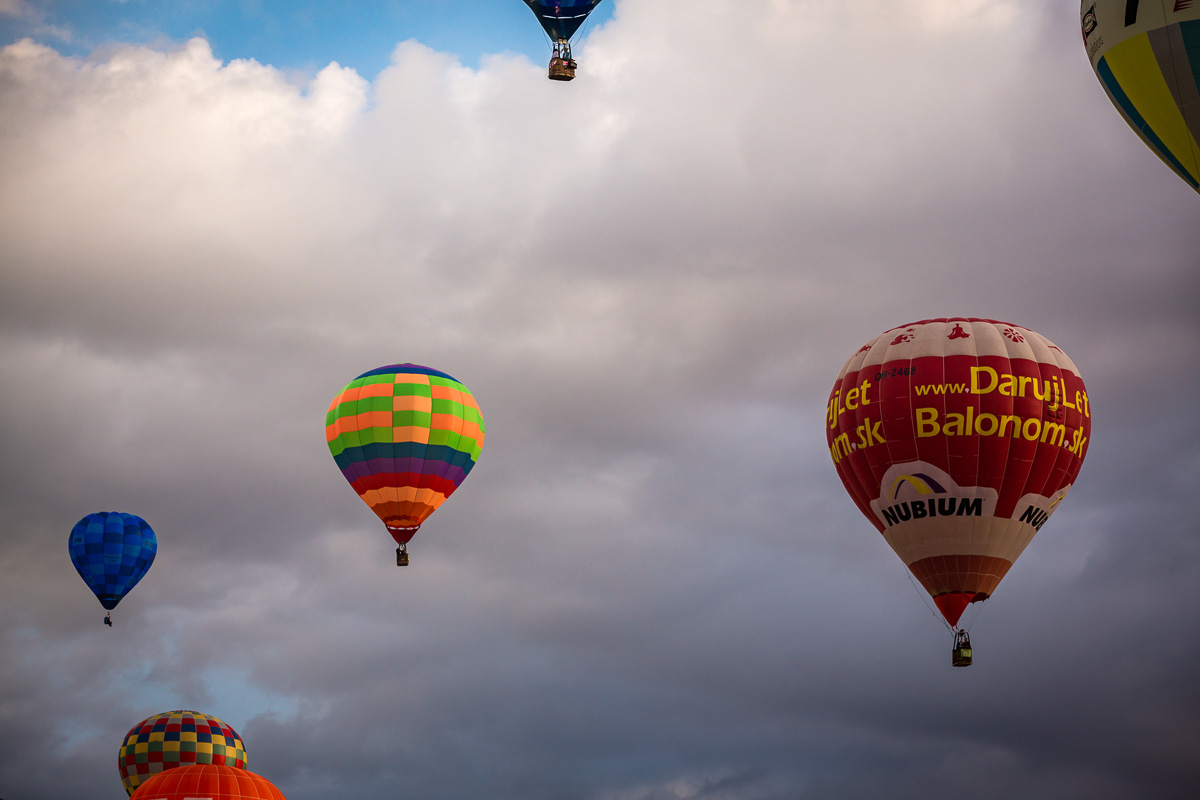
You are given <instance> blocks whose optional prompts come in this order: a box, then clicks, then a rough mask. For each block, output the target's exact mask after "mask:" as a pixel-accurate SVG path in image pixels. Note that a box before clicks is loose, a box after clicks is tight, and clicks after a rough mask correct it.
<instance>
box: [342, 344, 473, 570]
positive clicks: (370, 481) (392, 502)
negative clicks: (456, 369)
mask: <svg viewBox="0 0 1200 800" xmlns="http://www.w3.org/2000/svg"><path fill="white" fill-rule="evenodd" d="M483 437H484V424H483V417H482V415H480V413H479V405H478V404H477V403H476V402H475V398H474V397H472V396H471V393H470V392H469V391H467V387H465V386H463V385H462V384H461V383H459V382H458V381H456V380H455V379H454V378H452V377H450V376H449V375H447V374H446V373H444V372H439V371H438V370H436V369H430V368H429V367H422V366H420V365H418V364H392V365H390V366H387V367H380V368H379V369H373V370H371V371H370V372H364V373H363V374H362V375H359V376H358V377H357V378H355V379H354V380H352V381H351V382H350V383H349V384H347V385H346V387H345V388H344V389H342V391H341V392H339V393H338V395H337V397H335V398H334V399H333V403H332V404H330V406H329V412H328V414H326V417H325V439H326V441H327V442H328V444H329V452H330V453H332V454H333V458H334V461H336V462H337V465H338V468H339V469H341V471H342V475H343V476H344V477H345V478H346V480H347V481H349V482H350V485H351V486H353V487H354V490H355V491H356V492H358V496H359V497H361V498H362V500H363V502H365V503H366V504H367V506H368V507H369V508H370V509H371V510H372V511H374V512H375V514H376V515H377V516H378V517H379V519H381V520H382V521H383V524H384V525H385V526H386V527H387V529H388V533H390V534H391V535H392V538H393V539H395V540H396V544H397V545H398V548H397V550H396V563H397V564H399V565H401V566H403V565H405V564H407V563H408V551H407V544H408V542H409V540H410V539H412V537H413V536H414V535H415V534H416V532H417V530H418V529H419V528H420V527H421V524H422V523H423V522H425V520H426V519H427V518H428V517H429V515H430V514H432V513H433V512H434V511H435V510H437V508H438V506H440V505H441V504H442V503H443V502H445V500H446V498H447V497H449V496H450V495H451V494H453V493H454V491H455V490H456V489H458V487H459V486H460V485H461V484H462V482H463V480H464V479H465V478H466V477H467V475H468V474H469V473H470V472H471V470H472V469H473V468H474V467H475V462H476V461H477V460H478V458H479V451H480V448H482V447H483Z"/></svg>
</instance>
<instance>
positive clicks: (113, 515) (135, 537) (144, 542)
mask: <svg viewBox="0 0 1200 800" xmlns="http://www.w3.org/2000/svg"><path fill="white" fill-rule="evenodd" d="M68 546H69V548H70V551H71V563H73V564H74V565H75V569H76V570H78V571H79V575H80V577H81V578H83V580H84V583H86V584H87V585H88V588H89V589H91V590H92V592H93V593H94V594H95V595H96V599H98V600H99V601H100V605H102V606H104V607H105V608H106V609H107V610H108V611H110V612H111V611H112V610H113V609H114V608H116V607H117V603H119V602H121V598H122V597H124V596H125V595H127V594H129V590H130V589H132V588H133V587H134V586H137V583H138V581H140V580H141V579H142V576H143V575H145V574H146V571H147V570H149V569H150V565H151V564H153V563H154V556H155V554H156V553H157V552H158V539H157V538H155V536H154V531H153V530H152V529H151V528H150V526H149V525H147V524H146V520H144V519H142V518H141V517H139V516H136V515H134V514H122V513H119V512H117V511H101V512H99V513H97V514H88V515H87V516H86V517H84V518H83V519H81V520H79V522H77V523H75V527H74V529H73V530H72V531H71V538H70V539H69V540H68ZM104 624H105V625H108V626H110V627H111V626H112V614H111V613H110V614H108V615H107V616H105V617H104Z"/></svg>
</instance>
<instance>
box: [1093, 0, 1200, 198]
mask: <svg viewBox="0 0 1200 800" xmlns="http://www.w3.org/2000/svg"><path fill="white" fill-rule="evenodd" d="M1079 14H1080V23H1081V25H1082V27H1083V42H1084V46H1085V47H1086V48H1087V52H1088V57H1089V58H1090V59H1091V62H1092V69H1093V70H1095V72H1096V77H1097V78H1099V79H1100V83H1101V84H1103V86H1104V90H1105V92H1107V93H1108V97H1109V99H1110V100H1111V101H1112V103H1113V105H1114V106H1116V107H1117V110H1118V111H1119V112H1120V113H1121V116H1123V117H1124V118H1125V121H1126V122H1127V123H1129V125H1130V127H1132V128H1133V129H1134V131H1135V132H1137V134H1138V136H1140V137H1141V138H1142V141H1143V142H1145V143H1146V146H1147V147H1149V148H1150V149H1151V150H1153V151H1154V152H1155V153H1157V154H1158V157H1159V158H1161V159H1162V160H1163V161H1164V162H1165V163H1166V164H1167V166H1169V167H1170V168H1171V169H1173V170H1174V171H1175V174H1177V175H1178V176H1179V177H1181V178H1183V179H1184V180H1185V181H1187V183H1188V184H1189V185H1190V186H1191V187H1192V188H1193V189H1196V190H1198V191H1200V144H1197V141H1198V140H1200V2H1191V0H1083V3H1082V4H1081V5H1080V9H1079Z"/></svg>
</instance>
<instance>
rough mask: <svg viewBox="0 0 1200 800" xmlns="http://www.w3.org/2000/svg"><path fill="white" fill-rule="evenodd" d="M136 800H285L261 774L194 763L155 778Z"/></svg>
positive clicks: (144, 785)
mask: <svg viewBox="0 0 1200 800" xmlns="http://www.w3.org/2000/svg"><path fill="white" fill-rule="evenodd" d="M134 797H136V798H137V800H287V798H286V797H284V796H283V792H281V791H279V789H277V788H276V787H275V784H273V783H271V782H270V781H269V780H267V779H266V778H264V777H262V776H261V775H255V774H254V773H253V772H247V771H246V770H244V769H231V768H229V767H218V766H215V765H211V764H193V765H191V766H187V767H180V768H179V769H173V770H171V771H170V772H164V773H162V774H161V775H155V776H154V777H153V778H150V780H148V781H146V782H145V783H143V784H142V785H141V787H140V788H139V789H138V790H137V793H136V794H134Z"/></svg>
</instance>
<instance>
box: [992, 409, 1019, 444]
mask: <svg viewBox="0 0 1200 800" xmlns="http://www.w3.org/2000/svg"><path fill="white" fill-rule="evenodd" d="M1010 422H1011V423H1012V426H1013V432H1012V436H1013V438H1014V439H1015V438H1017V435H1018V434H1019V433H1020V431H1021V418H1020V417H1014V416H1013V415H1012V414H1005V415H1004V416H1003V417H1001V418H1000V430H999V432H997V434H996V435H997V436H1005V435H1006V434H1005V433H1004V429H1005V428H1007V427H1008V424H1009V423H1010Z"/></svg>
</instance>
